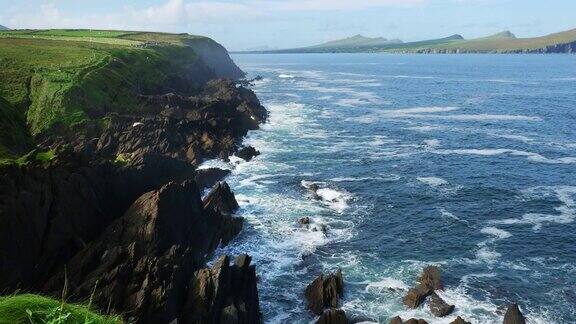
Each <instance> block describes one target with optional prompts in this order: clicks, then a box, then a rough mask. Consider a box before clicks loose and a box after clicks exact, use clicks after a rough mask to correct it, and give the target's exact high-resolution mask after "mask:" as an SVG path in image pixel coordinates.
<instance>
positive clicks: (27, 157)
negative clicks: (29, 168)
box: [0, 150, 56, 166]
mask: <svg viewBox="0 0 576 324" xmlns="http://www.w3.org/2000/svg"><path fill="white" fill-rule="evenodd" d="M55 158H56V152H54V150H48V151H46V152H38V151H37V150H32V151H30V152H28V153H26V154H24V155H22V156H19V157H17V158H12V157H5V158H0V166H7V165H17V166H25V165H29V164H36V165H43V166H46V165H49V164H50V162H52V160H54V159H55Z"/></svg>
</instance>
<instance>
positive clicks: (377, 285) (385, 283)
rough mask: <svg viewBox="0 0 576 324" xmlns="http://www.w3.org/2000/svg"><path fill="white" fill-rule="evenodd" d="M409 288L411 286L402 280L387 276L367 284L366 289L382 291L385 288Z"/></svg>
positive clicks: (368, 290)
mask: <svg viewBox="0 0 576 324" xmlns="http://www.w3.org/2000/svg"><path fill="white" fill-rule="evenodd" d="M409 288H410V287H408V285H407V284H405V283H404V282H403V281H402V280H398V279H395V278H390V277H386V278H384V279H382V280H379V281H375V282H371V283H369V284H368V285H367V286H366V291H367V292H377V293H381V292H383V291H385V290H408V289H409Z"/></svg>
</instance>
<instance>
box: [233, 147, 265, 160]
mask: <svg viewBox="0 0 576 324" xmlns="http://www.w3.org/2000/svg"><path fill="white" fill-rule="evenodd" d="M235 155H236V156H237V157H239V158H241V159H243V160H245V161H250V160H252V158H254V157H255V156H258V155H260V152H259V151H258V150H256V149H255V148H254V147H252V146H244V147H243V148H241V149H239V150H238V151H237V152H236V154H235Z"/></svg>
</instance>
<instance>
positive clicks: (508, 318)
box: [504, 304, 526, 324]
mask: <svg viewBox="0 0 576 324" xmlns="http://www.w3.org/2000/svg"><path fill="white" fill-rule="evenodd" d="M525 323H526V319H525V318H524V315H522V312H520V308H519V307H518V304H511V305H510V306H508V310H507V311H506V315H504V324H525Z"/></svg>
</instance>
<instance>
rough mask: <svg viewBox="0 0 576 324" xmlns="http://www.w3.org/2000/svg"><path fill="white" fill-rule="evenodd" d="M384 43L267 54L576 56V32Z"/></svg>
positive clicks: (350, 41) (350, 42)
mask: <svg viewBox="0 0 576 324" xmlns="http://www.w3.org/2000/svg"><path fill="white" fill-rule="evenodd" d="M384 40H385V39H382V38H367V37H363V36H360V35H357V36H354V37H350V38H346V39H343V40H338V41H332V42H328V43H324V44H321V45H316V46H310V47H303V48H295V49H285V50H277V51H266V52H263V53H374V52H389V53H576V29H572V30H568V31H564V32H559V33H554V34H550V35H546V36H541V37H533V38H517V37H516V35H514V34H513V33H512V32H510V31H503V32H500V33H497V34H494V35H490V36H487V37H481V38H476V39H469V40H467V39H464V37H462V36H461V35H458V34H456V35H452V36H449V37H444V38H438V39H431V40H423V41H417V42H409V43H401V42H399V43H382V42H383V41H384ZM379 42H380V43H379Z"/></svg>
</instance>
